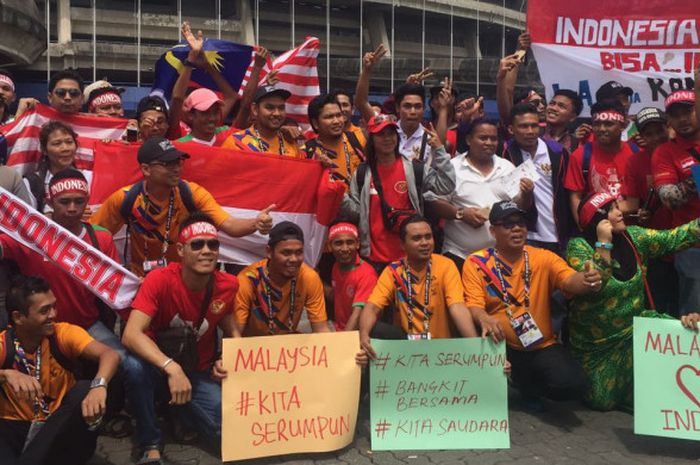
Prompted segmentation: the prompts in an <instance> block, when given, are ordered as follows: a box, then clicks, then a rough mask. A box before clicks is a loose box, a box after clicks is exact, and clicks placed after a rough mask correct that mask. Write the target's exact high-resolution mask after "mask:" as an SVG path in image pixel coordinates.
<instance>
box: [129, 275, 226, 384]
mask: <svg viewBox="0 0 700 465" xmlns="http://www.w3.org/2000/svg"><path fill="white" fill-rule="evenodd" d="M214 280H215V281H214V291H213V293H212V298H211V303H210V304H209V308H208V309H207V313H206V315H205V317H204V320H203V321H202V325H201V326H200V327H199V335H198V336H199V338H198V340H197V352H198V355H199V363H198V366H197V369H198V370H200V371H206V370H208V369H209V364H210V363H211V362H212V361H213V360H214V356H215V355H216V354H215V351H216V327H217V325H218V324H219V321H220V320H221V319H222V318H223V317H224V316H225V315H233V302H234V300H235V297H236V292H237V291H238V279H236V277H235V276H233V275H230V274H227V273H222V272H220V271H217V272H215V273H214ZM205 293H206V290H204V289H203V290H201V291H199V292H192V291H190V290H189V289H187V288H186V287H185V283H184V281H183V280H182V264H181V263H170V264H169V265H168V266H166V267H165V268H160V269H157V270H153V271H151V272H150V273H148V275H146V278H145V279H144V280H143V284H142V285H141V288H140V289H139V291H138V293H137V294H136V298H135V299H134V301H133V303H132V304H131V307H132V308H133V309H134V310H139V311H141V312H143V313H145V314H146V315H148V316H150V317H151V318H152V320H151V327H150V331H151V332H152V333H154V332H156V331H159V330H162V329H166V328H171V327H178V326H183V325H185V324H187V325H189V326H194V325H195V324H196V322H197V320H198V319H199V312H200V310H201V307H202V300H203V299H204V294H205ZM151 335H152V334H151Z"/></svg>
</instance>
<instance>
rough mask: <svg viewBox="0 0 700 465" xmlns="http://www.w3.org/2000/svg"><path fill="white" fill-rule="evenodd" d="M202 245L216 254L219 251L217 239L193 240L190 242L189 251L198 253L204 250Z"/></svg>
mask: <svg viewBox="0 0 700 465" xmlns="http://www.w3.org/2000/svg"><path fill="white" fill-rule="evenodd" d="M204 244H206V245H207V247H208V248H209V250H211V251H212V252H216V251H217V250H219V246H220V245H221V243H220V242H219V239H195V240H193V241H192V242H190V249H192V250H193V251H195V252H196V251H198V250H202V249H203V248H204Z"/></svg>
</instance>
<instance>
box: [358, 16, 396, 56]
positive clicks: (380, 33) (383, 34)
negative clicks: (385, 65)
mask: <svg viewBox="0 0 700 465" xmlns="http://www.w3.org/2000/svg"><path fill="white" fill-rule="evenodd" d="M368 7H369V8H371V6H370V5H369V4H365V8H368ZM365 18H367V30H368V31H369V43H370V47H369V49H368V51H374V50H375V49H376V48H377V47H379V44H384V48H386V49H387V54H386V56H387V58H388V57H390V56H391V54H392V53H393V52H394V51H393V50H392V49H391V42H389V35H388V33H387V30H386V21H384V13H383V12H381V11H367V12H365Z"/></svg>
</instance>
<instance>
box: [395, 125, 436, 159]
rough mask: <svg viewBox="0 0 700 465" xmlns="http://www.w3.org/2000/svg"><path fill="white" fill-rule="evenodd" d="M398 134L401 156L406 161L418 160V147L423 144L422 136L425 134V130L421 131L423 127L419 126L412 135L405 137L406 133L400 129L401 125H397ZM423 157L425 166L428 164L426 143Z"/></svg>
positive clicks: (428, 152)
mask: <svg viewBox="0 0 700 465" xmlns="http://www.w3.org/2000/svg"><path fill="white" fill-rule="evenodd" d="M398 132H399V152H401V155H403V156H404V157H405V158H406V159H407V160H414V159H417V158H420V147H421V145H422V142H423V134H424V133H425V129H423V125H422V124H419V125H418V129H416V130H415V131H414V132H413V134H411V135H410V136H407V135H406V133H405V132H404V131H403V129H401V123H399V126H398ZM424 152H425V155H424V157H423V159H424V161H425V163H426V164H428V165H429V164H430V158H429V157H430V146H429V145H428V143H427V141H426V143H425V150H424Z"/></svg>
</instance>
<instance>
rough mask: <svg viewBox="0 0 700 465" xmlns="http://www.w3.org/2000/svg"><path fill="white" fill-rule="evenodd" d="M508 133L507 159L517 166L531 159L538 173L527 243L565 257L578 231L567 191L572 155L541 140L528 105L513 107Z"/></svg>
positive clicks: (534, 112) (533, 111)
mask: <svg viewBox="0 0 700 465" xmlns="http://www.w3.org/2000/svg"><path fill="white" fill-rule="evenodd" d="M554 98H555V99H556V98H557V96H555V97H554ZM553 101H554V100H553ZM508 131H509V132H510V133H511V134H512V135H513V139H511V140H510V141H509V142H508V146H507V148H506V151H505V153H504V157H505V158H507V159H509V160H510V161H511V162H512V163H513V165H515V166H520V165H522V164H523V163H524V162H526V161H528V160H532V163H533V164H534V165H535V169H536V170H537V173H538V174H539V178H538V180H537V181H536V182H535V189H534V196H535V199H534V200H535V201H534V202H533V203H532V204H531V205H530V207H529V208H526V209H525V210H526V211H527V219H528V228H527V229H528V243H529V244H530V245H532V246H534V247H541V248H544V249H547V250H550V251H552V252H554V253H557V254H559V255H562V254H563V252H564V250H563V248H564V247H566V243H567V241H568V239H569V236H570V235H571V233H573V232H574V231H575V230H576V226H575V224H574V220H573V216H572V215H571V209H570V208H569V198H568V194H567V192H566V189H564V177H565V175H566V170H567V167H568V164H569V153H568V152H567V151H566V149H564V147H562V146H561V145H560V144H559V143H557V142H554V141H551V140H550V141H545V140H544V139H543V138H541V137H539V133H540V126H539V116H538V112H537V109H536V108H535V107H534V106H532V105H531V104H529V103H519V104H517V105H515V106H513V108H512V109H511V112H510V124H509V125H508Z"/></svg>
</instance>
